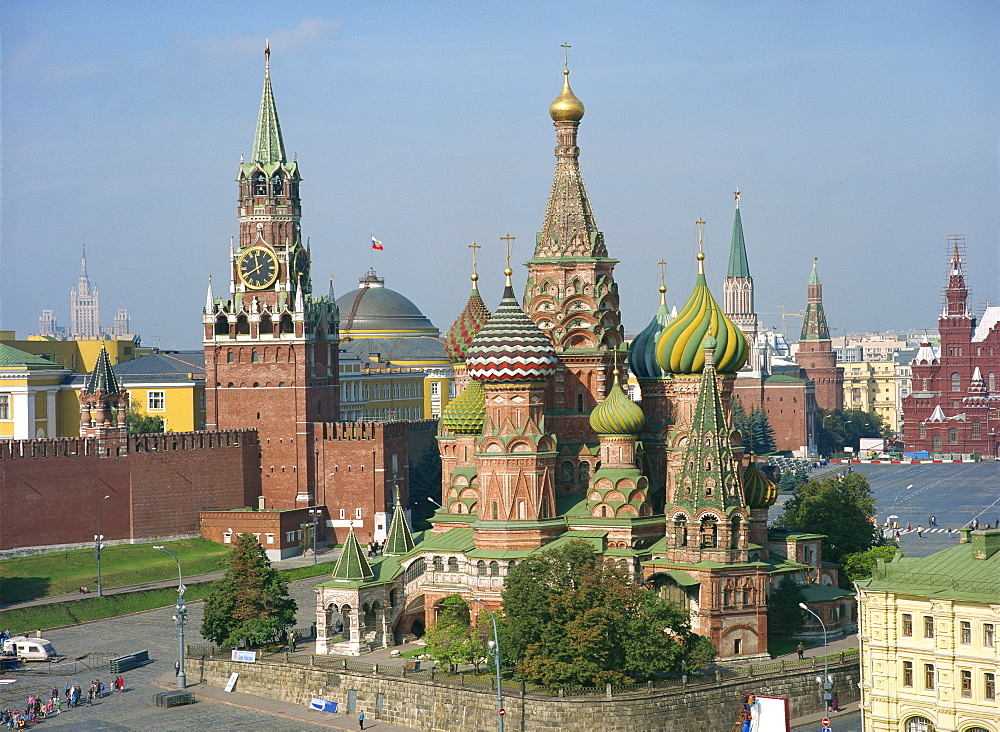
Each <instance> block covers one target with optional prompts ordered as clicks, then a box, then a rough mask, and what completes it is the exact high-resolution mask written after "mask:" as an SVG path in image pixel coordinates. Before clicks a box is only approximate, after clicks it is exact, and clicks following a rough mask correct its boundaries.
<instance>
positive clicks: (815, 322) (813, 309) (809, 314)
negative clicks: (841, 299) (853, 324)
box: [799, 257, 830, 341]
mask: <svg viewBox="0 0 1000 732" xmlns="http://www.w3.org/2000/svg"><path fill="white" fill-rule="evenodd" d="M808 293H809V294H808V302H807V303H806V315H805V317H804V318H803V319H802V333H801V334H800V336H799V340H800V341H828V340H830V326H829V325H828V324H827V322H826V311H825V310H823V285H822V284H821V283H820V281H819V274H818V273H817V272H816V258H815V257H814V258H813V266H812V272H810V273H809V287H808Z"/></svg>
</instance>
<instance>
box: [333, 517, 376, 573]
mask: <svg viewBox="0 0 1000 732" xmlns="http://www.w3.org/2000/svg"><path fill="white" fill-rule="evenodd" d="M371 579H375V573H374V572H372V568H371V566H370V565H369V564H368V560H367V559H365V554H364V552H363V551H361V545H360V544H359V543H358V537H357V536H355V535H354V524H353V523H352V524H351V528H350V529H349V530H348V532H347V539H346V540H345V541H344V550H343V551H342V552H341V554H340V558H339V559H337V564H336V565H335V566H334V568H333V580H334V582H337V583H340V582H359V581H365V580H371Z"/></svg>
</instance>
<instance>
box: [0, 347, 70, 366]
mask: <svg viewBox="0 0 1000 732" xmlns="http://www.w3.org/2000/svg"><path fill="white" fill-rule="evenodd" d="M0 366H26V367H27V368H47V369H61V368H62V366H60V365H59V364H57V363H55V362H53V361H49V360H48V359H47V358H42V357H41V356H36V355H35V354H33V353H28V352H27V351H22V350H21V349H19V348H14V347H13V346H8V345H6V344H4V343H0Z"/></svg>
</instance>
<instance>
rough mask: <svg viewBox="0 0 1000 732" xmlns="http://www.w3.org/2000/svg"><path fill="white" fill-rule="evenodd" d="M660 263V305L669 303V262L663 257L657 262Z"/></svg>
mask: <svg viewBox="0 0 1000 732" xmlns="http://www.w3.org/2000/svg"><path fill="white" fill-rule="evenodd" d="M657 264H658V265H660V305H666V304H667V263H666V262H664V261H663V260H662V259H661V260H660V261H659V262H657Z"/></svg>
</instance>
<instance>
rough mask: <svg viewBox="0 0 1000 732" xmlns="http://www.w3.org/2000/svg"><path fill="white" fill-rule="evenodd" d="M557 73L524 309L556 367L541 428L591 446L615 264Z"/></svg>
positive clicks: (612, 333)
mask: <svg viewBox="0 0 1000 732" xmlns="http://www.w3.org/2000/svg"><path fill="white" fill-rule="evenodd" d="M563 74H564V77H565V78H564V82H563V89H562V93H560V94H559V96H558V97H557V98H556V100H555V101H554V102H552V105H551V106H550V107H549V115H550V116H551V117H552V119H553V121H554V123H555V128H556V140H557V144H556V150H555V155H556V172H555V178H554V180H553V183H552V192H551V194H550V196H549V202H548V206H547V207H546V209H545V221H544V223H543V224H542V230H541V231H540V232H539V233H538V234H537V236H536V243H535V254H534V257H533V258H532V259H531V260H530V261H529V262H527V267H528V281H527V284H526V285H525V289H524V309H525V311H526V312H527V313H528V316H529V317H530V318H531V319H532V320H533V321H534V322H535V323H536V324H537V325H538V327H539V328H541V329H542V330H543V331H545V332H546V333H547V334H548V335H549V337H550V338H551V339H552V344H553V345H554V346H555V349H556V353H557V354H558V355H559V360H560V362H561V366H560V368H559V370H558V371H557V372H556V375H555V378H554V379H553V381H552V382H551V383H550V387H549V389H550V400H549V407H550V409H551V410H552V412H553V413H552V414H551V415H550V417H549V429H551V430H552V431H554V432H558V433H560V434H562V435H564V441H565V442H567V443H596V442H597V436H596V435H595V434H594V431H593V430H592V429H591V427H590V423H589V421H588V415H589V413H590V410H592V409H593V408H594V407H595V406H597V404H598V403H599V402H600V401H601V400H602V399H603V398H604V395H605V394H606V393H607V391H608V386H609V385H610V378H611V371H612V369H613V368H614V366H613V363H612V354H611V351H612V349H614V348H616V347H617V346H618V345H619V344H620V343H621V342H622V341H623V340H624V334H623V331H622V325H621V313H620V312H619V310H618V285H617V284H615V281H614V276H613V271H614V267H615V265H616V264H617V263H618V260H616V259H611V258H610V257H608V250H607V247H605V245H604V234H603V233H601V232H600V231H599V230H598V228H597V222H596V221H595V219H594V212H593V211H592V210H591V207H590V200H589V199H588V198H587V190H586V188H585V187H584V185H583V177H582V176H581V174H580V161H579V157H580V148H579V147H577V144H576V136H577V130H578V128H579V126H580V120H581V119H582V118H583V114H584V108H583V103H582V102H581V101H580V100H579V99H577V97H576V95H575V94H573V91H572V89H570V86H569V69H568V68H566V69H564V71H563ZM579 488H580V489H583V488H586V484H585V483H584V484H583V485H581V486H579ZM564 489H568V487H564Z"/></svg>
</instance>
